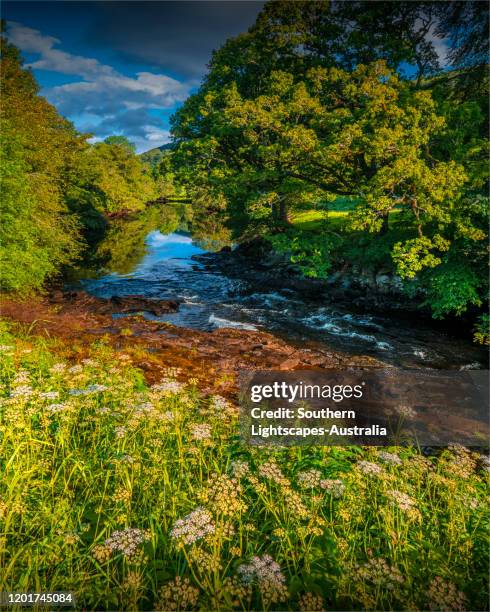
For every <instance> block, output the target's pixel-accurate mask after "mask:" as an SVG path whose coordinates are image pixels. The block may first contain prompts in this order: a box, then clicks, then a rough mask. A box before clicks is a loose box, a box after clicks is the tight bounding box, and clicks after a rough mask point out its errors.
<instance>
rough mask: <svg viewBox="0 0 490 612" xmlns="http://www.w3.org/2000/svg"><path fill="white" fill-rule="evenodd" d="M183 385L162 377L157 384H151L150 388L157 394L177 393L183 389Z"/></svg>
mask: <svg viewBox="0 0 490 612" xmlns="http://www.w3.org/2000/svg"><path fill="white" fill-rule="evenodd" d="M183 389H184V385H183V384H182V383H179V382H177V381H176V380H171V379H170V378H163V379H162V380H161V381H160V382H159V383H158V384H156V385H153V386H152V387H151V390H152V391H154V392H156V393H158V395H164V396H165V395H177V394H179V393H180V392H181V391H183Z"/></svg>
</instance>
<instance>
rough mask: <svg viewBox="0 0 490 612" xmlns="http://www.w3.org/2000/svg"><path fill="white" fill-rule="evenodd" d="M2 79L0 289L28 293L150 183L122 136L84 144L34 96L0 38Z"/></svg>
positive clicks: (143, 195) (96, 237)
mask: <svg viewBox="0 0 490 612" xmlns="http://www.w3.org/2000/svg"><path fill="white" fill-rule="evenodd" d="M1 76H2V96H3V99H2V102H3V104H2V109H1V122H2V123H1V142H0V146H1V152H0V153H1V156H2V169H1V187H2V197H3V209H2V227H1V230H0V231H1V238H2V240H1V246H0V249H1V250H0V261H1V269H0V277H1V286H2V289H4V290H6V291H13V292H16V293H29V292H30V291H32V290H39V289H42V288H43V286H44V284H45V282H46V281H47V280H49V279H52V278H53V276H55V275H56V274H58V273H59V272H60V270H61V269H62V268H63V267H64V266H66V265H67V264H70V263H72V262H73V261H75V260H76V258H77V257H78V256H79V255H80V253H81V251H82V250H83V249H86V248H87V243H88V244H89V245H93V244H94V243H97V242H98V241H100V240H101V239H102V237H103V236H104V234H105V232H106V230H107V220H106V218H105V214H106V213H108V212H120V211H123V210H135V209H141V208H142V207H143V206H144V204H145V202H147V201H148V200H151V199H153V198H154V196H155V193H156V187H155V182H154V179H153V178H152V176H151V175H150V174H149V173H148V172H147V171H146V166H145V165H144V164H143V163H142V162H141V161H140V159H139V158H138V156H137V155H136V154H135V151H134V146H133V145H132V144H131V143H129V142H128V140H127V139H126V138H124V137H123V136H112V137H110V138H108V139H107V140H106V141H105V142H103V143H97V144H95V145H93V146H90V145H89V144H88V143H87V142H86V138H87V135H81V134H78V133H77V132H76V131H75V129H74V128H73V126H72V125H71V124H70V123H69V122H68V121H66V120H65V119H64V118H63V117H61V116H60V115H59V113H58V112H57V111H56V109H55V108H54V107H53V106H52V105H50V104H49V103H48V102H47V101H46V100H45V99H44V98H43V97H41V96H39V95H38V86H37V84H36V82H35V80H34V78H33V76H32V74H31V72H30V71H29V70H26V69H24V68H23V67H22V59H21V57H20V54H19V52H18V50H17V49H16V48H15V47H14V46H12V45H10V44H9V43H8V42H7V41H6V39H5V38H4V37H2V56H1Z"/></svg>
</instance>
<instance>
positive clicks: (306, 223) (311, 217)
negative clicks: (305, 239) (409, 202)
mask: <svg viewBox="0 0 490 612" xmlns="http://www.w3.org/2000/svg"><path fill="white" fill-rule="evenodd" d="M355 206H356V200H355V199H354V198H346V197H337V198H336V199H335V201H333V202H330V203H328V204H325V206H324V207H318V208H310V209H307V210H299V211H296V212H294V213H293V214H292V216H291V223H292V225H293V226H294V227H295V228H296V229H298V230H302V231H318V230H321V229H323V228H324V227H326V228H327V229H329V230H331V231H335V232H339V231H340V232H342V231H346V230H347V228H346V225H347V221H348V219H349V213H351V212H352V211H353V210H354V208H355ZM399 213H400V209H395V210H393V211H392V212H391V213H390V222H391V223H393V221H395V220H396V217H397V215H398V214H399Z"/></svg>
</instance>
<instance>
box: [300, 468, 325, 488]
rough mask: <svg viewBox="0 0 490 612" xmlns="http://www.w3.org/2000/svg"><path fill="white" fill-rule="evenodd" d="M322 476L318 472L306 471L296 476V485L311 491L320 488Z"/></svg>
mask: <svg viewBox="0 0 490 612" xmlns="http://www.w3.org/2000/svg"><path fill="white" fill-rule="evenodd" d="M321 478H322V474H321V472H320V471H319V470H307V471H306V472H300V473H299V474H298V484H299V486H300V487H303V488H305V489H307V488H308V489H313V488H315V487H318V486H320V480H321Z"/></svg>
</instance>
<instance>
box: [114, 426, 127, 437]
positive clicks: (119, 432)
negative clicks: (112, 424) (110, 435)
mask: <svg viewBox="0 0 490 612" xmlns="http://www.w3.org/2000/svg"><path fill="white" fill-rule="evenodd" d="M127 431H128V430H127V429H126V427H123V426H120V427H116V428H115V429H114V432H115V434H116V438H124V436H125V435H126V433H127Z"/></svg>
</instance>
